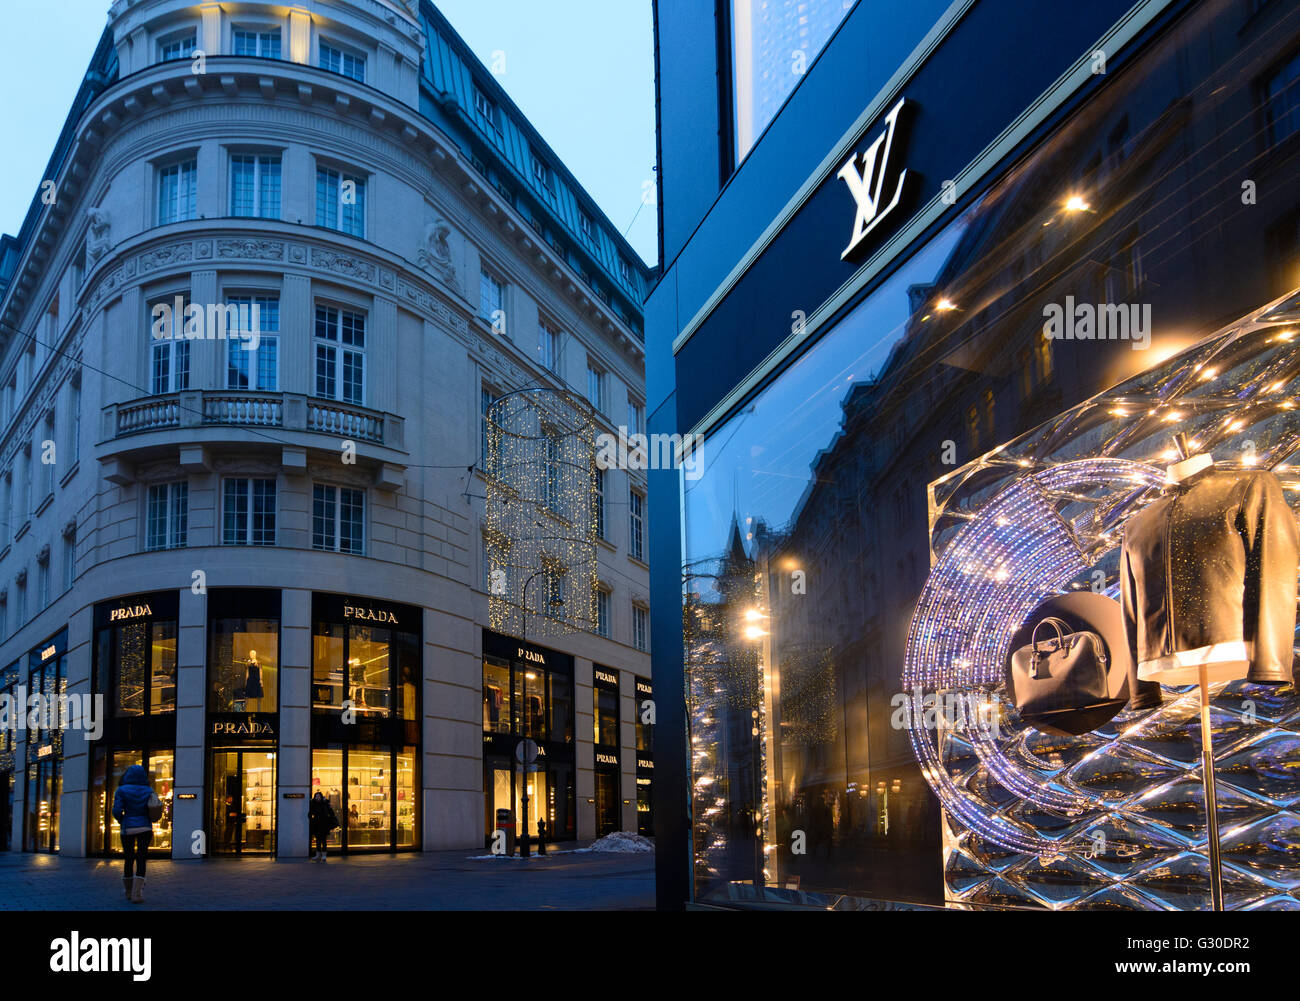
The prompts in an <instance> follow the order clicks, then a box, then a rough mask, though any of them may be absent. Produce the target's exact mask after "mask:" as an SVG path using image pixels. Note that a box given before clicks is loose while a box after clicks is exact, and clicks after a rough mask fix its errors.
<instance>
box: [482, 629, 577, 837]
mask: <svg viewBox="0 0 1300 1001" xmlns="http://www.w3.org/2000/svg"><path fill="white" fill-rule="evenodd" d="M523 738H528V739H531V740H533V741H534V742H535V743H536V744H537V760H536V762H534V763H533V764H530V765H528V766H527V768H526V770H524V766H521V765H519V764H518V763H517V762H516V760H515V749H516V746H517V745H518V744H519V742H520V740H521V739H523ZM573 746H574V706H573V658H572V657H571V656H569V655H568V654H564V653H560V652H559V651H558V650H551V649H549V648H547V647H540V646H534V645H532V644H525V643H521V642H520V641H519V640H517V639H514V638H512V637H509V636H502V635H501V634H500V633H494V632H490V631H489V630H486V629H485V630H484V631H483V810H484V815H485V823H484V831H485V834H486V841H487V843H488V845H491V842H492V835H493V831H495V830H496V829H497V828H498V826H499V825H501V824H507V823H508V824H510V825H511V826H512V827H513V830H514V833H515V835H516V836H518V834H520V833H521V831H520V830H519V817H520V814H521V810H522V800H523V791H524V788H525V786H524V783H525V782H527V787H526V788H527V792H528V836H529V837H530V838H536V837H537V834H538V823H539V821H540V822H542V823H544V824H545V825H546V840H547V841H564V840H572V839H574V838H576V837H577V836H578V833H577V813H576V802H577V798H576V796H577V793H576V786H575V785H574V781H575V779H574V751H573ZM507 816H508V817H509V820H508V821H507V820H506V819H505V818H506V817H507Z"/></svg>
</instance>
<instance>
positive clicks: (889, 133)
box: [836, 98, 907, 260]
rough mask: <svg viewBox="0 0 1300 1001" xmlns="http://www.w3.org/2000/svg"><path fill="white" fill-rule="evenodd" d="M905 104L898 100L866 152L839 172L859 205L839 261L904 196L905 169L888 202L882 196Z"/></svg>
mask: <svg viewBox="0 0 1300 1001" xmlns="http://www.w3.org/2000/svg"><path fill="white" fill-rule="evenodd" d="M906 103H907V99H906V98H900V99H899V102H898V103H897V104H895V105H894V107H893V109H892V110H891V111H890V112H889V114H888V115H886V116H885V131H884V132H883V133H881V134H880V135H879V136H877V137H876V141H875V142H873V143H872V144H871V145H870V146H869V147H867V149H866V151H865V152H864V153H861V154H859V153H854V154H853V155H852V156H850V157H849V159H848V161H847V162H846V163H845V164H844V166H843V167H841V168H840V169H839V172H838V173H837V174H836V176H837V177H839V178H840V179H841V180H843V181H844V183H845V184H847V185H848V186H849V193H850V194H851V195H852V196H853V201H854V202H855V203H856V205H857V214H856V215H855V216H854V218H853V237H852V239H850V240H849V245H848V246H847V247H845V248H844V251H843V252H842V253H841V254H840V260H843V259H844V258H846V257H848V256H849V254H851V253H853V251H854V250H856V249H857V247H858V245H859V244H861V243H862V241H863V240H865V239H866V238H867V235H868V234H869V233H870V232H871V231H872V230H873V229H875V228H876V227H877V226H879V225H880V223H881V222H882V221H883V220H884V218H885V216H887V215H889V213H890V212H892V211H893V210H894V209H895V208H896V207H897V206H898V201H899V199H900V198H902V196H903V181H904V179H905V178H906V177H907V171H906V170H902V171H899V174H898V184H897V185H895V187H894V194H893V197H892V198H891V199H890V201H889V204H888V205H885V206H883V207H882V206H881V202H880V199H881V195H882V194H883V190H884V186H885V179H886V177H887V176H888V174H889V173H890V170H889V167H890V159H889V154H890V151H891V150H892V149H893V145H894V132H895V131H896V130H897V128H898V114H899V112H900V111H902V110H903V105H904V104H906ZM882 147H883V149H882ZM859 162H860V163H861V167H859Z"/></svg>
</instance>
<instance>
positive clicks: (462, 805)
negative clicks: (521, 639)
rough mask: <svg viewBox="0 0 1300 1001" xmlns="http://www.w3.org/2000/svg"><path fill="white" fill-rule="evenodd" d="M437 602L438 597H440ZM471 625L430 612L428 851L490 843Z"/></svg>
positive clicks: (425, 761)
mask: <svg viewBox="0 0 1300 1001" xmlns="http://www.w3.org/2000/svg"><path fill="white" fill-rule="evenodd" d="M434 600H436V599H434ZM477 631H478V630H477V627H476V626H475V625H474V623H473V622H472V621H469V620H467V619H464V618H461V617H459V616H455V615H451V614H448V613H445V612H439V611H437V610H436V609H432V608H426V609H425V610H424V679H425V680H424V701H423V705H422V715H423V720H422V723H423V733H422V739H423V741H424V747H423V752H424V753H423V754H422V755H421V758H422V762H421V764H422V767H421V770H420V772H421V774H420V782H421V785H422V787H423V791H424V797H423V802H422V807H423V809H422V825H423V828H424V841H423V848H424V850H425V851H440V850H444V849H449V848H473V847H477V846H481V845H482V844H483V843H484V838H485V837H486V833H485V832H484V830H483V724H482V720H483V709H482V698H483V687H482V686H483V664H482V661H481V659H480V658H479V657H478V656H477V655H476V654H475V653H474V652H473V651H475V650H479V649H481V647H480V643H481V640H480V639H479V638H478V637H477V636H476V635H475V633H476V632H477Z"/></svg>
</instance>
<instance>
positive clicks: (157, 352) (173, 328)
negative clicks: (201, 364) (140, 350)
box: [149, 297, 190, 396]
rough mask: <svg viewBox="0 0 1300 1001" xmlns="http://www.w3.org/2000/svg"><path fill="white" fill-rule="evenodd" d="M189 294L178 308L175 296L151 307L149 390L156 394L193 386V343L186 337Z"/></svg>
mask: <svg viewBox="0 0 1300 1001" xmlns="http://www.w3.org/2000/svg"><path fill="white" fill-rule="evenodd" d="M189 305H190V302H189V298H188V297H183V298H182V300H181V309H180V310H179V311H178V310H177V309H176V308H175V299H174V297H172V298H167V299H160V300H159V301H158V302H155V303H152V304H151V305H150V306H149V317H150V322H149V339H150V348H149V391H150V393H151V394H152V395H153V396H162V395H164V394H166V393H179V392H181V390H184V389H189V388H190V342H189V341H187V340H186V339H185V311H186V310H187V309H188V308H189Z"/></svg>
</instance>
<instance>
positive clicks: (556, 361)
mask: <svg viewBox="0 0 1300 1001" xmlns="http://www.w3.org/2000/svg"><path fill="white" fill-rule="evenodd" d="M537 360H538V361H539V362H541V365H542V368H544V369H546V371H548V372H558V371H559V365H560V332H559V331H558V330H556V329H555V328H554V327H552V326H551V325H550V324H549V323H547V322H546V321H545V320H543V319H542V318H541V317H540V316H539V317H538V318H537Z"/></svg>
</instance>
